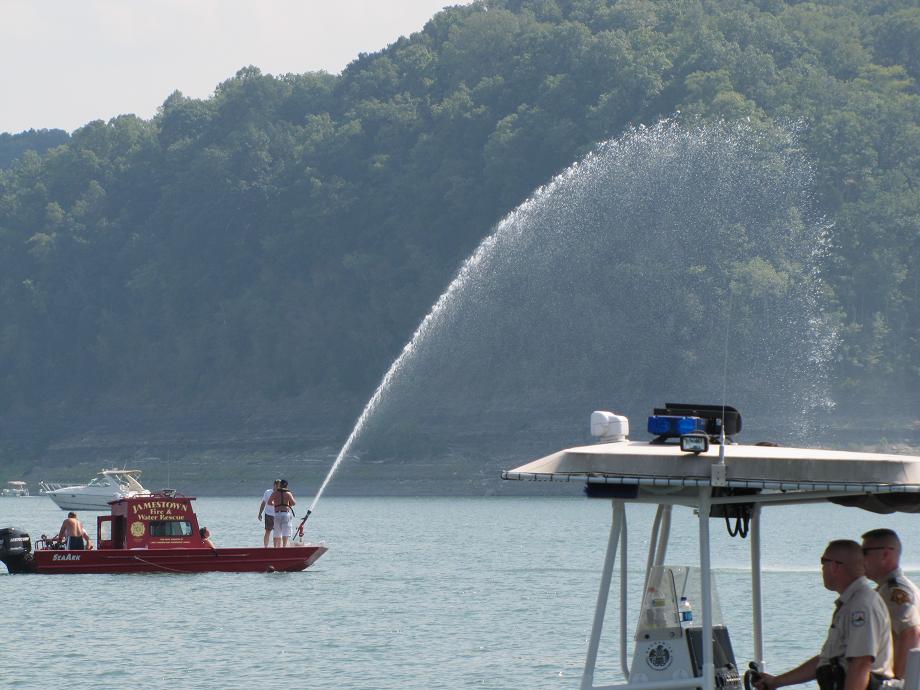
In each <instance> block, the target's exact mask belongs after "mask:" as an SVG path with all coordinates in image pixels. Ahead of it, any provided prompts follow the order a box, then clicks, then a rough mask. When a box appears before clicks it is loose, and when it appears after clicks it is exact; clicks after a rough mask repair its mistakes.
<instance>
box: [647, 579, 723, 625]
mask: <svg viewBox="0 0 920 690" xmlns="http://www.w3.org/2000/svg"><path fill="white" fill-rule="evenodd" d="M710 591H711V593H712V624H713V625H715V626H719V625H723V622H722V607H721V606H720V605H719V596H718V592H717V590H716V588H715V584H714V583H713V586H712V587H711V588H710ZM681 597H686V598H687V601H688V602H689V608H690V609H694V608H695V609H696V610H695V611H694V613H693V615H692V623H691V624H690V626H691V627H698V626H700V625H702V623H703V617H702V613H701V612H700V610H699V602H701V601H702V600H703V592H702V578H701V577H700V569H699V568H695V567H688V566H682V565H679V566H675V565H665V566H656V567H654V568H652V569H651V570H650V571H649V577H648V585H646V588H645V595H644V597H643V599H642V615H641V617H640V618H639V623H638V625H637V626H636V639H637V640H639V639H647V636H648V635H651V634H653V632H654V631H655V630H658V629H662V628H675V627H679V625H680V600H681Z"/></svg>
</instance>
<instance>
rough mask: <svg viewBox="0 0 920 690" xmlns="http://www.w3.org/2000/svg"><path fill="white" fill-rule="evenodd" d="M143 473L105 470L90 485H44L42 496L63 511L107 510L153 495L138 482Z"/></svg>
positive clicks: (138, 471)
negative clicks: (118, 503) (111, 505)
mask: <svg viewBox="0 0 920 690" xmlns="http://www.w3.org/2000/svg"><path fill="white" fill-rule="evenodd" d="M140 474H141V471H140V470H119V469H111V470H102V471H101V472H100V473H99V474H97V475H96V476H95V477H93V479H92V480H91V481H90V482H89V484H79V485H75V486H57V485H51V484H45V483H44V482H42V493H43V494H44V495H45V496H47V497H48V498H50V499H51V500H52V501H54V502H55V503H56V504H57V506H58V507H59V508H60V509H61V510H89V511H107V510H108V509H109V502H110V501H117V500H119V499H122V498H133V497H135V496H149V495H150V492H149V491H148V490H147V489H145V488H144V487H143V486H141V483H140V482H139V481H138V477H139V476H140Z"/></svg>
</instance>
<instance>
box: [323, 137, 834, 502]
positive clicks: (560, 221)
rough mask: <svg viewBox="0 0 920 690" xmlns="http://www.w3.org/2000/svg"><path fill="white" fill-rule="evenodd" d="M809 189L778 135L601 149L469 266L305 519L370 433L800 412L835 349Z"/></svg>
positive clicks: (545, 190)
mask: <svg viewBox="0 0 920 690" xmlns="http://www.w3.org/2000/svg"><path fill="white" fill-rule="evenodd" d="M811 179H812V172H811V169H810V167H809V166H808V165H807V163H806V161H805V160H804V159H803V158H802V156H801V153H800V152H799V150H798V148H797V146H796V142H795V137H794V135H792V134H790V133H788V132H785V131H759V130H756V129H753V128H751V127H748V126H746V125H726V124H715V125H706V126H700V127H682V126H680V125H679V124H677V123H675V122H673V121H664V122H661V123H659V124H658V125H657V126H655V127H649V128H638V129H636V130H633V131H630V132H628V133H626V134H625V135H624V136H623V137H620V138H618V139H616V140H611V141H608V142H605V143H604V144H602V145H600V146H599V147H598V148H597V149H596V150H595V151H594V152H592V153H591V154H589V155H588V156H586V157H585V158H584V159H583V160H582V161H579V162H578V163H576V164H574V165H573V166H571V167H570V168H569V169H567V170H566V171H564V172H563V173H561V174H560V175H559V176H557V177H556V178H555V179H553V180H552V181H551V182H550V183H549V184H547V185H546V186H544V187H542V188H540V189H539V190H537V191H536V192H535V193H534V194H533V195H532V196H531V198H530V199H528V200H527V201H526V202H525V203H524V204H522V205H521V206H520V207H518V208H517V209H515V210H514V211H513V212H512V213H510V214H509V215H508V216H507V217H506V218H504V219H503V220H502V221H501V222H500V223H499V224H498V225H497V226H496V228H495V230H494V232H493V233H492V234H491V235H489V236H488V237H487V238H486V239H485V240H484V241H483V242H482V244H481V245H480V246H479V247H478V248H477V249H476V251H475V252H474V253H473V255H472V256H470V257H469V258H468V259H467V260H466V262H464V264H463V265H462V267H461V268H460V270H459V272H458V274H457V276H456V277H455V278H454V280H453V281H452V282H451V283H450V285H449V286H448V288H447V290H446V291H445V292H444V293H443V294H442V295H441V297H440V298H439V299H438V300H437V302H436V303H435V304H434V306H433V307H432V308H431V310H430V311H429V313H428V314H427V315H426V316H425V318H424V319H423V320H422V322H421V324H420V325H419V327H418V328H417V329H416V331H415V333H414V334H413V335H412V337H411V338H410V340H409V342H408V343H407V344H406V346H405V347H404V348H403V350H402V352H401V353H400V355H399V357H397V358H396V360H395V361H394V362H393V364H392V366H391V367H390V368H389V370H388V371H387V372H386V374H385V375H384V377H383V380H382V381H381V383H380V385H379V386H378V388H377V390H376V391H375V392H374V394H373V396H372V397H371V399H370V401H369V402H368V404H367V406H366V407H365V409H364V410H363V412H362V413H361V415H360V417H359V419H358V421H357V423H356V424H355V427H354V429H353V430H352V432H351V434H350V435H349V437H348V439H347V440H346V442H345V444H344V445H343V446H342V449H341V451H340V452H339V454H338V456H337V457H336V459H335V462H334V463H333V465H332V468H331V469H330V471H329V473H328V474H327V476H326V478H325V480H324V482H323V484H322V485H321V487H320V489H319V491H318V492H317V494H316V497H315V498H314V501H313V504H312V505H311V511H312V509H313V507H314V506H315V504H316V502H317V501H318V500H319V498H320V496H321V495H322V493H323V492H324V490H325V489H326V486H327V485H328V483H329V481H330V480H331V478H332V476H333V474H334V473H335V471H336V469H337V468H338V467H339V465H340V464H341V462H342V460H343V459H344V458H345V457H346V456H348V454H349V453H351V452H352V451H353V450H354V447H355V445H356V443H358V441H359V440H360V439H361V438H362V437H363V436H365V435H367V434H368V430H369V427H370V426H374V427H375V428H376V429H380V430H389V429H392V428H394V427H398V426H399V424H400V423H402V424H403V425H404V426H406V427H407V428H408V427H411V428H412V429H413V430H414V429H418V428H421V427H422V426H423V425H424V422H422V421H420V420H423V419H425V418H426V417H427V418H429V419H430V418H431V417H432V415H434V416H437V415H438V414H442V415H444V416H449V415H454V414H458V415H461V414H462V415H467V417H468V419H471V420H472V426H474V427H478V428H483V427H484V426H486V425H487V424H488V423H489V419H488V416H489V415H496V414H501V415H503V419H505V420H506V421H507V422H509V426H511V427H512V428H514V427H515V425H516V426H517V428H523V427H524V426H526V424H527V423H528V421H527V420H528V419H530V415H532V414H533V413H534V411H535V410H536V411H537V414H541V415H542V416H543V418H544V419H547V418H552V417H553V416H556V417H558V418H560V419H562V420H563V421H564V423H565V424H566V425H568V424H570V423H571V422H572V420H574V419H576V418H578V416H584V415H585V414H586V413H587V411H589V410H590V409H592V408H593V407H594V406H597V405H601V404H607V403H610V402H612V403H614V404H615V405H616V407H617V408H618V409H619V410H620V411H625V412H627V414H629V413H637V412H640V411H645V410H647V409H648V407H649V405H650V404H653V403H652V402H650V399H649V398H650V397H652V400H653V401H654V402H664V399H665V398H668V399H672V400H680V399H683V400H688V398H689V401H691V402H692V401H704V402H713V401H715V402H719V401H722V400H721V399H722V397H723V390H727V394H728V395H729V396H731V398H732V399H731V400H730V401H728V402H729V403H730V404H738V403H739V400H740V403H741V404H742V405H745V406H746V408H745V409H754V410H755V411H764V412H766V413H769V414H770V415H771V416H774V417H776V416H785V417H786V418H787V419H790V420H798V421H801V420H803V419H808V418H809V413H810V411H812V410H814V409H815V408H816V407H818V406H820V405H821V404H822V403H823V402H824V401H825V400H826V393H825V386H824V381H823V376H824V366H823V365H824V362H826V361H827V358H828V357H829V356H830V353H831V351H832V348H833V343H834V337H833V333H832V332H831V331H830V329H829V328H828V327H827V325H826V323H825V322H824V320H823V319H822V316H821V309H820V303H819V294H820V290H819V288H820V277H819V275H818V272H817V266H818V261H819V259H820V257H821V253H822V251H823V247H824V246H825V245H826V242H825V235H826V230H827V228H826V226H825V224H823V223H822V221H821V219H820V218H819V217H817V215H816V214H815V212H814V210H813V209H812V205H811V199H810V195H809V189H810V185H811ZM729 296H731V299H729ZM729 303H731V304H732V309H731V313H729V312H728V308H727V305H728V304H729ZM726 342H728V343H729V344H730V346H729V352H730V355H729V357H728V363H727V365H725V361H726V359H725V357H724V356H723V353H724V352H725V343H726ZM724 371H727V372H728V376H727V384H728V385H726V377H725V376H724V375H723V372H724ZM722 402H725V401H722ZM384 403H387V404H384ZM384 408H386V409H384ZM572 415H574V416H572ZM384 433H386V431H385V432H384Z"/></svg>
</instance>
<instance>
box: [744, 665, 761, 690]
mask: <svg viewBox="0 0 920 690" xmlns="http://www.w3.org/2000/svg"><path fill="white" fill-rule="evenodd" d="M760 676H761V673H760V671H759V670H758V669H757V664H755V663H754V662H753V661H752V662H750V663H749V664H748V670H747V671H745V672H744V676H743V677H742V680H743V682H744V690H757V689H756V688H755V687H754V683H756V682H757V681H759V680H760Z"/></svg>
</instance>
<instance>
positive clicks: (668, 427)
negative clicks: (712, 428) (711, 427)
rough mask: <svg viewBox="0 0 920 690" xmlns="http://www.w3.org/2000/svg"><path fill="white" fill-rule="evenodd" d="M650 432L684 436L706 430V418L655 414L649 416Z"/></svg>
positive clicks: (661, 434)
mask: <svg viewBox="0 0 920 690" xmlns="http://www.w3.org/2000/svg"><path fill="white" fill-rule="evenodd" d="M648 432H649V433H650V434H654V435H655V436H683V435H684V434H692V433H695V432H700V433H705V432H706V420H705V419H703V418H701V417H675V416H671V415H661V414H654V415H651V416H650V417H649V418H648Z"/></svg>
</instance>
